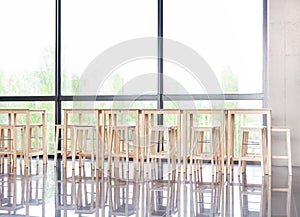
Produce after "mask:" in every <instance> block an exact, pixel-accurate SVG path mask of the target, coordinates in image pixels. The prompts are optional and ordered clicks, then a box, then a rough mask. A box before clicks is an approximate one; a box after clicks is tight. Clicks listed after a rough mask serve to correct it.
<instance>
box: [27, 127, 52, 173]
mask: <svg viewBox="0 0 300 217" xmlns="http://www.w3.org/2000/svg"><path fill="white" fill-rule="evenodd" d="M43 127H45V126H43V125H42V124H36V125H30V126H29V137H30V139H29V144H28V145H27V147H26V148H27V150H25V153H26V152H27V154H28V156H27V157H28V158H29V164H30V163H31V162H32V157H36V167H37V168H38V165H39V157H40V156H43V164H47V162H48V154H47V147H46V146H45V141H44V140H45V138H44V136H45V135H43ZM25 156H26V154H25ZM25 162H26V161H25ZM28 166H29V165H26V167H28Z"/></svg>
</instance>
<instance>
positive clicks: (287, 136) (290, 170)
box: [286, 130, 293, 175]
mask: <svg viewBox="0 0 300 217" xmlns="http://www.w3.org/2000/svg"><path fill="white" fill-rule="evenodd" d="M286 144H287V154H288V167H289V175H292V174H293V171H292V156H291V153H292V152H291V132H290V130H287V132H286Z"/></svg>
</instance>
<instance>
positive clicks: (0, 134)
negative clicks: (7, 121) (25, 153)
mask: <svg viewBox="0 0 300 217" xmlns="http://www.w3.org/2000/svg"><path fill="white" fill-rule="evenodd" d="M16 142H17V136H16V129H15V127H14V126H9V125H1V126H0V156H1V173H4V167H5V157H6V165H7V172H8V173H12V172H14V171H15V168H16V166H17V149H16Z"/></svg>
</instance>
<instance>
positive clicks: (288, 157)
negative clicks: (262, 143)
mask: <svg viewBox="0 0 300 217" xmlns="http://www.w3.org/2000/svg"><path fill="white" fill-rule="evenodd" d="M275 132H280V133H285V136H286V150H287V155H273V154H272V159H286V160H287V161H288V170H289V175H292V174H293V172H292V156H291V132H290V129H289V128H285V127H280V128H279V127H272V133H275Z"/></svg>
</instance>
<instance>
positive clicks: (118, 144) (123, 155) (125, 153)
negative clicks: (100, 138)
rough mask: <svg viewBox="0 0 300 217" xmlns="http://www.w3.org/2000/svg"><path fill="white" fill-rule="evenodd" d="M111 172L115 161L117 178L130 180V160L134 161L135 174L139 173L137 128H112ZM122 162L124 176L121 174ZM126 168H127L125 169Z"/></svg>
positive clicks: (110, 148) (110, 146)
mask: <svg viewBox="0 0 300 217" xmlns="http://www.w3.org/2000/svg"><path fill="white" fill-rule="evenodd" d="M108 154H109V157H108V158H109V161H108V167H109V172H110V171H111V170H112V166H113V165H112V161H114V171H115V177H116V178H126V179H129V160H130V159H133V162H134V172H138V148H137V144H136V127H135V126H112V127H111V133H110V142H109V152H108ZM120 162H121V172H122V176H119V175H116V173H118V174H119V172H120V171H119V166H120V165H119V164H120ZM124 167H125V168H124Z"/></svg>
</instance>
